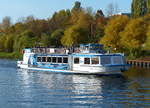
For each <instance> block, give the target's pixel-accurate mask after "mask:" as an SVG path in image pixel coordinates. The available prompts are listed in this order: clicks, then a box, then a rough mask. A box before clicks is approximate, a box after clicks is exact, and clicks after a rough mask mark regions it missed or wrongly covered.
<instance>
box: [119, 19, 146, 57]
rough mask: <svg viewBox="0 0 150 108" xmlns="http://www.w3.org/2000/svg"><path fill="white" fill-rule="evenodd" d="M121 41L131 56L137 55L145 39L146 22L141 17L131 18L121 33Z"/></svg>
mask: <svg viewBox="0 0 150 108" xmlns="http://www.w3.org/2000/svg"><path fill="white" fill-rule="evenodd" d="M121 36H122V38H121V43H122V45H123V46H124V47H125V48H127V49H128V50H129V53H130V54H132V56H137V53H138V52H139V51H140V49H141V47H142V45H143V44H144V42H145V39H146V24H145V21H144V19H143V18H137V19H132V20H131V21H130V22H129V23H128V25H127V26H126V28H125V30H124V31H123V32H122V33H121Z"/></svg>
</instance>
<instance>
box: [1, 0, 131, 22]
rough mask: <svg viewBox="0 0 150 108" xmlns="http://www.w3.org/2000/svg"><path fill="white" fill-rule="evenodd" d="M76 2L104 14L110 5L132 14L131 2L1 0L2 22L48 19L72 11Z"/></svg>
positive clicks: (123, 0)
mask: <svg viewBox="0 0 150 108" xmlns="http://www.w3.org/2000/svg"><path fill="white" fill-rule="evenodd" d="M75 1H80V2H81V6H82V7H84V8H86V7H92V8H93V11H95V12H96V10H98V9H102V10H103V12H104V13H105V12H106V8H107V7H108V4H110V3H113V4H117V5H118V7H119V11H120V12H122V13H126V12H130V7H131V0H0V22H1V21H2V19H3V18H4V17H5V16H9V17H11V20H12V22H17V21H18V20H19V19H20V18H21V17H27V16H30V15H33V16H34V17H35V18H39V19H47V18H50V17H51V16H52V15H53V13H54V12H56V11H59V10H62V9H71V8H72V7H73V6H74V3H75Z"/></svg>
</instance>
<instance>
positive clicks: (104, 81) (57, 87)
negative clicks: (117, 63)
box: [0, 60, 150, 108]
mask: <svg viewBox="0 0 150 108" xmlns="http://www.w3.org/2000/svg"><path fill="white" fill-rule="evenodd" d="M129 107H132V108H137V107H138V108H139V107H140V108H145V107H147V108H148V107H150V69H140V68H132V69H130V70H129V71H128V72H125V73H124V75H123V76H95V75H69V74H54V73H49V72H40V71H39V72H37V71H28V70H21V69H17V68H16V62H15V61H12V60H0V108H129Z"/></svg>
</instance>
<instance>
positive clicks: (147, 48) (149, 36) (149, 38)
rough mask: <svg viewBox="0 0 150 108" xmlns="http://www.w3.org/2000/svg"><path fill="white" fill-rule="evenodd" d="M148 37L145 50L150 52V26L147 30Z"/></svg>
mask: <svg viewBox="0 0 150 108" xmlns="http://www.w3.org/2000/svg"><path fill="white" fill-rule="evenodd" d="M146 35H147V37H146V41H145V44H144V48H145V49H146V50H150V25H149V26H148V30H147V34H146Z"/></svg>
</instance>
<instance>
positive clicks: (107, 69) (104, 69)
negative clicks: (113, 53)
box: [18, 64, 128, 75]
mask: <svg viewBox="0 0 150 108" xmlns="http://www.w3.org/2000/svg"><path fill="white" fill-rule="evenodd" d="M18 67H19V68H22V69H28V70H36V71H48V72H54V73H68V74H106V75H110V74H122V71H121V68H122V67H120V66H118V67H113V68H112V67H103V66H101V67H99V68H98V69H94V67H93V69H91V70H86V71H85V70H83V69H82V70H58V69H48V68H39V67H29V66H28V65H27V64H18ZM124 68H125V70H127V69H128V67H124Z"/></svg>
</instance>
